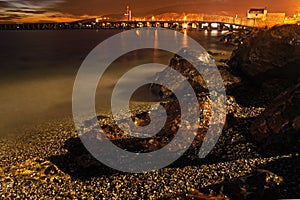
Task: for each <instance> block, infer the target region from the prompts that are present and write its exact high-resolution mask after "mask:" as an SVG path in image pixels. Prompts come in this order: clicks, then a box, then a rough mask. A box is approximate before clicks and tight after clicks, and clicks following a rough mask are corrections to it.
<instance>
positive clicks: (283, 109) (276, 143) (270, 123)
mask: <svg viewBox="0 0 300 200" xmlns="http://www.w3.org/2000/svg"><path fill="white" fill-rule="evenodd" d="M250 133H251V134H252V135H253V137H254V139H255V140H256V141H257V142H259V143H260V144H261V146H260V147H261V149H262V150H263V151H264V152H270V151H271V152H272V151H275V152H281V153H286V152H292V151H299V149H300V148H299V147H300V146H299V144H300V141H299V139H300V137H299V136H300V80H299V81H298V83H297V84H296V85H294V86H292V87H290V88H288V89H287V90H286V91H285V92H283V93H282V94H281V95H279V96H278V97H277V98H276V99H275V100H274V103H272V104H271V105H270V106H269V107H268V108H267V109H266V110H265V111H264V112H263V113H262V114H261V115H260V116H259V117H258V118H257V119H256V120H255V121H254V123H253V124H252V125H251V127H250Z"/></svg>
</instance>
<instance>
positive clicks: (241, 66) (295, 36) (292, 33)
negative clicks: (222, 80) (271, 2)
mask: <svg viewBox="0 0 300 200" xmlns="http://www.w3.org/2000/svg"><path fill="white" fill-rule="evenodd" d="M228 64H229V65H230V66H231V67H233V68H234V69H236V70H237V71H238V72H240V74H241V75H242V76H243V77H244V78H247V79H249V80H250V81H252V82H253V83H258V84H260V83H262V82H264V83H265V82H266V81H268V80H274V79H277V80H278V81H280V82H281V83H282V84H286V85H289V84H291V83H292V82H293V81H296V80H297V79H298V77H299V74H300V68H299V67H300V26H298V25H283V26H276V27H273V28H271V29H269V30H265V29H264V30H261V31H259V32H258V33H256V34H255V35H254V36H253V37H251V38H250V39H249V40H246V41H245V42H244V43H243V44H241V45H240V46H239V47H238V48H237V49H236V50H234V52H233V54H232V57H231V59H230V61H229V62H228Z"/></svg>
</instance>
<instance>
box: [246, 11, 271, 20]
mask: <svg viewBox="0 0 300 200" xmlns="http://www.w3.org/2000/svg"><path fill="white" fill-rule="evenodd" d="M267 13H268V11H267V9H264V8H251V9H250V10H248V13H247V18H248V19H255V20H256V19H260V20H262V21H265V20H266V18H267Z"/></svg>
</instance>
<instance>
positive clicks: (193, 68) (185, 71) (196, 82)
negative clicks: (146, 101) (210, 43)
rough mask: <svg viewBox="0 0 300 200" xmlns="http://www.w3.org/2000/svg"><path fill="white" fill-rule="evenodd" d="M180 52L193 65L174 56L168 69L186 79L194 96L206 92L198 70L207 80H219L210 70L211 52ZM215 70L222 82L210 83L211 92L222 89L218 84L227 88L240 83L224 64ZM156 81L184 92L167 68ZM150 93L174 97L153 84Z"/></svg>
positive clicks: (203, 80)
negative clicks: (190, 60) (173, 70)
mask: <svg viewBox="0 0 300 200" xmlns="http://www.w3.org/2000/svg"><path fill="white" fill-rule="evenodd" d="M181 51H182V52H181V55H182V54H184V55H185V57H189V58H191V59H192V60H193V64H194V65H193V64H191V63H190V62H188V61H187V60H185V59H184V58H182V57H180V56H178V55H174V57H173V58H172V59H171V61H170V64H169V67H170V68H172V69H175V70H176V71H177V72H179V73H180V74H181V75H183V76H184V77H186V78H187V80H188V81H189V83H190V85H191V86H192V88H193V89H194V91H195V93H196V94H198V93H201V92H207V91H208V88H207V84H206V81H207V80H205V79H204V78H203V77H202V75H201V74H200V73H199V71H200V69H201V70H203V72H204V73H205V74H206V75H207V78H208V79H209V80H217V79H218V78H219V77H218V74H217V73H214V72H215V70H211V69H212V68H213V67H215V66H216V65H214V59H213V58H212V57H211V56H210V54H209V53H212V52H208V53H207V52H191V51H190V50H187V49H183V50H181ZM217 68H218V71H219V73H220V75H221V77H222V79H223V82H216V84H215V83H211V85H212V88H213V90H215V91H220V89H222V88H223V86H222V85H218V84H220V83H221V84H224V85H225V86H229V85H234V84H238V83H240V82H241V80H240V78H239V77H237V76H235V75H234V74H233V73H232V72H231V70H230V68H229V67H228V65H226V64H225V63H223V64H222V65H221V64H220V65H219V66H217ZM156 80H163V81H164V82H168V83H169V84H171V85H173V87H174V90H185V88H182V85H183V84H182V83H181V82H178V81H177V80H176V79H175V78H174V74H173V73H171V71H170V70H169V68H167V69H166V70H164V71H162V72H160V73H158V74H157V75H156ZM151 91H152V93H153V94H155V95H156V96H159V97H161V98H169V97H172V96H173V95H174V94H173V93H172V91H170V90H169V89H168V88H166V87H163V86H159V85H155V84H153V85H152V86H151Z"/></svg>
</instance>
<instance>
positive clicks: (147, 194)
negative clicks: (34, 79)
mask: <svg viewBox="0 0 300 200" xmlns="http://www.w3.org/2000/svg"><path fill="white" fill-rule="evenodd" d="M286 29H287V27H286V26H285V27H283V28H282V27H275V28H273V29H271V30H270V32H268V31H267V30H263V33H258V34H257V35H258V36H257V37H258V38H256V39H253V38H251V37H250V38H246V39H243V42H246V43H247V41H249V42H250V44H246V45H248V46H247V48H249V49H251V48H252V47H253V45H254V46H255V45H258V44H257V43H255V44H254V43H253V42H251V40H259V41H261V43H263V41H264V40H265V39H264V40H263V39H261V38H260V37H263V38H264V37H265V35H268V34H271V33H272V37H275V38H276V37H279V36H278V35H280V37H282V38H283V39H282V40H285V39H286V38H289V37H290V33H286V32H285V31H282V30H286ZM289 30H293V31H295V30H296V28H295V29H294V28H291V29H290V27H289ZM260 34H262V35H261V36H260ZM294 36H295V35H294ZM294 36H293V37H294ZM295 37H296V36H295ZM259 38H260V39H259ZM272 41H273V40H272ZM274 41H277V39H274ZM265 42H266V43H267V44H265V45H271V44H270V43H269V41H265ZM277 42H278V41H277ZM283 43H284V42H283ZM261 45H263V44H261ZM291 45H294V46H295V48H296V46H297V45H298V44H297V43H295V42H294V43H292V44H291ZM240 48H241V49H240ZM244 48H246V47H243V45H240V46H239V49H238V50H237V51H236V52H235V53H234V55H233V58H232V59H235V60H239V61H240V60H243V59H244V57H243V56H241V57H239V56H240V55H241V54H237V52H239V51H244V50H243V49H244ZM297 48H298V47H297ZM209 53H210V55H208V54H205V55H204V54H203V55H201V56H204V57H203V58H207V59H213V58H211V56H214V53H213V52H209ZM294 53H295V52H294ZM292 55H294V54H292ZM238 57H239V58H238ZM204 60H205V59H204ZM288 60H289V59H288ZM202 61H203V59H202ZM243 63H244V62H242V63H241V64H243ZM290 63H293V61H292V62H287V63H285V64H283V65H282V66H281V67H283V68H286V69H289V67H288V65H290ZM239 64H240V63H239ZM170 66H171V67H172V68H173V69H176V70H177V71H178V72H180V73H181V74H184V76H185V77H186V78H187V80H188V81H189V82H190V83H191V85H193V86H194V87H195V88H196V89H195V91H196V95H197V99H198V102H199V104H200V107H199V108H195V109H199V110H195V109H194V110H193V109H192V110H191V112H196V111H197V112H198V111H199V112H200V116H199V118H200V121H199V124H197V126H198V129H197V132H196V133H195V135H194V136H195V139H194V142H193V143H192V145H191V146H190V148H189V149H188V150H187V151H186V153H185V154H184V155H183V156H181V157H180V158H179V159H178V160H177V161H176V162H174V163H173V164H171V165H170V166H167V167H165V168H163V169H160V170H155V171H151V172H145V173H140V174H136V173H131V174H130V173H123V172H119V171H116V170H113V169H111V168H109V167H107V166H105V165H103V164H102V163H100V162H99V161H97V160H96V159H95V158H94V157H93V156H92V155H91V154H90V153H89V152H88V151H87V150H86V148H85V146H84V145H83V144H82V142H81V140H80V138H79V137H78V134H77V130H75V128H74V125H73V121H72V119H66V120H64V121H59V122H51V124H48V125H45V126H41V127H37V128H36V129H34V130H28V131H24V132H25V134H24V135H23V136H22V137H18V138H14V139H12V138H9V139H5V138H2V139H1V140H0V158H1V161H0V198H3V199H87V198H88V199H278V198H299V197H300V193H299V191H300V188H299V181H300V176H299V174H300V167H299V166H300V158H299V128H300V127H299V123H300V119H299V115H300V108H299V105H300V102H299V88H300V83H299V82H297V81H294V82H293V83H291V82H284V84H283V83H282V82H278V80H279V79H278V77H275V78H274V77H272V78H270V79H269V78H266V79H265V81H262V82H260V83H259V85H256V84H253V82H256V78H257V77H258V76H260V75H262V74H263V76H265V73H267V70H266V72H265V71H264V70H262V69H260V70H261V71H263V72H262V73H258V74H257V75H256V74H255V75H253V76H249V75H245V73H244V72H243V73H242V72H241V71H239V70H237V68H238V67H237V66H228V65H227V64H226V63H222V62H218V63H217V67H218V69H219V72H220V73H221V76H222V78H223V81H224V84H225V88H226V93H227V95H226V109H227V110H226V114H227V117H226V123H225V126H224V128H223V131H222V134H221V136H220V137H219V139H218V142H217V144H216V145H215V146H214V148H213V150H212V151H211V152H210V153H209V155H207V156H206V157H205V158H204V159H200V158H199V157H198V152H199V149H200V147H201V144H202V142H203V138H204V136H205V133H206V131H207V129H208V127H209V126H211V125H218V124H210V118H211V117H218V116H215V115H214V114H213V113H212V112H211V107H212V106H213V105H212V101H211V96H210V95H209V93H208V91H207V87H206V86H205V83H204V81H203V79H202V77H201V76H200V75H199V74H197V73H196V71H195V69H190V67H191V64H190V63H188V62H186V61H185V60H184V59H182V58H180V57H178V56H174V58H172V60H171V62H170ZM261 66H262V67H263V66H266V68H268V65H261ZM244 67H245V66H244ZM281 67H278V66H276V67H274V71H275V70H279V71H280V68H281ZM261 71H260V72H261ZM274 73H275V72H274ZM278 73H279V72H278ZM275 74H276V73H275ZM165 75H166V74H165V73H164V72H162V73H160V74H158V76H157V78H158V79H159V78H161V77H163V76H165ZM212 77H213V75H212ZM267 77H268V76H267ZM169 78H171V77H169ZM279 78H283V79H284V77H279ZM170 80H171V79H170ZM271 83H272V84H271ZM174 84H175V88H176V84H177V83H174ZM152 89H153V93H155V94H157V95H159V96H160V97H161V98H162V99H163V101H161V102H160V105H162V106H163V107H164V108H165V109H166V110H167V113H168V116H167V121H166V124H165V126H164V127H163V129H162V130H161V131H160V132H159V133H158V134H156V135H155V136H152V137H149V138H144V139H141V138H135V137H133V136H132V135H131V134H130V133H129V132H126V131H122V127H126V126H128V121H126V120H123V121H122V120H121V121H119V123H118V125H117V124H116V123H115V122H114V120H113V119H112V118H111V116H98V122H99V124H97V125H100V126H101V127H102V131H101V132H95V131H92V129H93V127H94V126H95V125H90V128H91V132H90V133H91V134H88V135H87V136H88V137H91V138H93V139H94V141H95V142H97V141H101V140H103V139H104V137H107V138H108V139H110V140H111V141H112V142H113V143H114V144H115V145H117V146H119V147H120V148H122V149H125V150H127V151H131V152H136V153H146V152H150V151H155V150H157V149H160V148H163V147H164V146H165V145H168V144H169V142H170V141H171V140H172V139H173V138H174V136H175V135H176V132H177V130H178V128H179V126H180V125H181V124H185V125H187V126H186V127H189V124H188V123H189V122H186V121H182V120H181V119H180V115H181V113H180V109H179V107H180V106H179V102H178V101H177V99H176V98H174V94H173V93H172V92H171V91H169V90H168V89H167V88H163V87H160V86H155V87H154V86H153V88H152ZM178 89H180V87H179V88H178ZM218 91H219V90H218V86H217V87H216V90H215V91H214V92H216V93H218ZM183 106H185V105H183ZM151 112H155V110H151ZM127 120H128V119H127ZM129 120H132V121H133V122H134V124H136V125H140V126H146V125H147V124H149V123H151V120H150V118H149V107H145V108H142V107H141V108H138V109H137V110H135V111H133V112H132V116H131V119H129ZM86 123H87V124H88V123H89V121H87V122H86ZM220 123H221V121H220ZM149 132H151V130H149ZM295 138H297V139H295ZM180 145H183V146H184V145H186V144H185V143H184V140H182V144H180ZM271 150H272V151H271ZM273 150H275V151H273ZM283 150H284V151H283ZM285 150H286V151H285Z"/></svg>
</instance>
